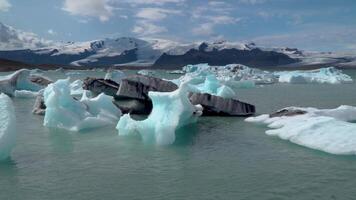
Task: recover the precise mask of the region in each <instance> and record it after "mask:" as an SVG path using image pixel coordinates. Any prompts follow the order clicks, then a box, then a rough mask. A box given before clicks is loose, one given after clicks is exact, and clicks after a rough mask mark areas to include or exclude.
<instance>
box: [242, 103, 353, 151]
mask: <svg viewBox="0 0 356 200" xmlns="http://www.w3.org/2000/svg"><path fill="white" fill-rule="evenodd" d="M355 120H356V107H352V106H340V107H338V108H335V109H316V108H298V107H289V108H285V109H283V110H281V111H279V112H277V114H272V115H266V114H265V115H261V116H257V117H250V118H247V119H246V120H245V121H247V122H254V123H261V124H267V125H268V127H269V128H270V129H271V130H267V131H266V134H267V135H272V136H278V137H279V138H281V139H284V140H289V141H290V142H293V143H295V144H298V145H301V146H305V147H308V148H312V149H316V150H320V151H324V152H327V153H331V154H338V155H356V123H352V122H355Z"/></svg>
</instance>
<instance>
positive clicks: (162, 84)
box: [116, 75, 178, 101]
mask: <svg viewBox="0 0 356 200" xmlns="http://www.w3.org/2000/svg"><path fill="white" fill-rule="evenodd" d="M177 88H178V86H177V85H175V84H174V83H172V82H170V81H166V80H163V79H160V78H154V77H149V76H139V75H137V76H131V77H127V78H124V79H123V80H121V82H120V87H119V90H118V92H117V94H116V96H117V97H118V99H137V100H143V101H150V99H149V97H148V92H149V91H157V92H172V91H174V90H176V89H177Z"/></svg>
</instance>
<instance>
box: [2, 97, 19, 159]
mask: <svg viewBox="0 0 356 200" xmlns="http://www.w3.org/2000/svg"><path fill="white" fill-rule="evenodd" d="M0 113H1V114H0V160H4V159H6V158H8V157H9V156H10V153H11V150H12V148H13V147H14V146H15V142H16V118H15V111H14V106H13V105H12V101H11V99H10V98H9V97H8V96H7V95H5V94H0Z"/></svg>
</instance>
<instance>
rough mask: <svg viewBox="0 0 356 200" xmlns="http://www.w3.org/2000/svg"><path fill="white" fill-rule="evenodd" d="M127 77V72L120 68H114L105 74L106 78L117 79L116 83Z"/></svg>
mask: <svg viewBox="0 0 356 200" xmlns="http://www.w3.org/2000/svg"><path fill="white" fill-rule="evenodd" d="M125 77H126V75H125V73H124V72H122V71H120V70H112V71H109V72H107V73H106V74H105V80H108V79H110V80H112V81H115V82H116V83H120V81H121V80H122V79H123V78H125Z"/></svg>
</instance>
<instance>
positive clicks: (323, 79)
mask: <svg viewBox="0 0 356 200" xmlns="http://www.w3.org/2000/svg"><path fill="white" fill-rule="evenodd" d="M274 74H275V75H277V76H278V77H279V78H278V81H279V82H281V83H329V84H340V83H352V78H351V77H350V76H349V75H347V74H344V73H342V71H341V70H338V69H336V68H334V67H328V68H321V69H316V70H304V71H301V70H298V71H284V72H275V73H274Z"/></svg>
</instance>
